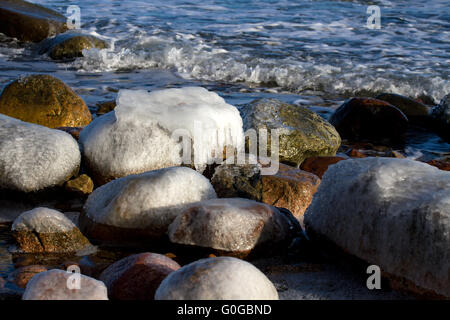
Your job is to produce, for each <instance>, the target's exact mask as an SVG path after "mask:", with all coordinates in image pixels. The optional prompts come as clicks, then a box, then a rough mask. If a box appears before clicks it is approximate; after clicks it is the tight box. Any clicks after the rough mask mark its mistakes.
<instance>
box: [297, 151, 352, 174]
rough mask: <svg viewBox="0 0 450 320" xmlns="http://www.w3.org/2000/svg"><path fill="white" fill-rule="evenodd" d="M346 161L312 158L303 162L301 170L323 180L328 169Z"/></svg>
mask: <svg viewBox="0 0 450 320" xmlns="http://www.w3.org/2000/svg"><path fill="white" fill-rule="evenodd" d="M342 160H346V158H343V157H337V156H335V157H311V158H308V159H306V160H305V161H303V163H302V165H301V166H300V169H302V170H305V171H307V172H311V173H313V174H315V175H316V176H318V177H319V178H322V176H323V175H324V173H325V172H326V171H327V170H328V167H329V166H331V165H333V164H335V163H338V162H339V161H342Z"/></svg>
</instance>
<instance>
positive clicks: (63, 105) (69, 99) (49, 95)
mask: <svg viewBox="0 0 450 320" xmlns="http://www.w3.org/2000/svg"><path fill="white" fill-rule="evenodd" d="M0 113H3V114H5V115H7V116H10V117H14V118H17V119H20V120H22V121H26V122H32V123H36V124H40V125H42V126H46V127H49V128H57V127H83V126H85V125H87V124H88V123H89V122H91V119H92V117H91V113H90V112H89V109H88V107H87V106H86V104H85V103H84V101H83V99H81V98H80V97H79V96H78V95H77V94H76V93H75V92H73V90H72V89H70V88H69V87H68V86H67V85H65V84H64V82H62V81H61V80H59V79H57V78H55V77H52V76H49V75H41V74H38V75H31V76H27V77H24V78H20V79H18V80H15V81H13V82H12V83H10V84H9V85H7V86H6V87H5V88H4V89H3V92H2V94H1V96H0Z"/></svg>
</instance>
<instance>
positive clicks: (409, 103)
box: [375, 93, 430, 120]
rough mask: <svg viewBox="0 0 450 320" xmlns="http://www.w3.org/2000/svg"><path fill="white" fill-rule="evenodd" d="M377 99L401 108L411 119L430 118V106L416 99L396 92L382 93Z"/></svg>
mask: <svg viewBox="0 0 450 320" xmlns="http://www.w3.org/2000/svg"><path fill="white" fill-rule="evenodd" d="M375 99H378V100H383V101H386V102H388V103H389V104H391V105H393V106H394V107H396V108H398V109H400V111H401V112H403V113H404V114H405V116H407V117H408V119H409V120H420V119H426V118H428V116H429V114H430V110H429V108H428V107H427V106H426V105H424V104H423V103H420V102H418V101H416V100H413V99H410V98H408V97H405V96H402V95H399V94H395V93H380V94H379V95H377V96H376V97H375Z"/></svg>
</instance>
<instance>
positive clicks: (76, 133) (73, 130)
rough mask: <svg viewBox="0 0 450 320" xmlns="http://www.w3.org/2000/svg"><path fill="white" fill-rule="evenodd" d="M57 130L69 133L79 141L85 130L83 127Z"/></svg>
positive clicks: (59, 128) (58, 128)
mask: <svg viewBox="0 0 450 320" xmlns="http://www.w3.org/2000/svg"><path fill="white" fill-rule="evenodd" d="M55 129H57V130H61V131H64V132H67V133H68V134H70V135H71V136H72V137H73V138H74V139H75V140H77V141H78V139H79V138H80V133H81V130H83V128H82V127H57V128H55Z"/></svg>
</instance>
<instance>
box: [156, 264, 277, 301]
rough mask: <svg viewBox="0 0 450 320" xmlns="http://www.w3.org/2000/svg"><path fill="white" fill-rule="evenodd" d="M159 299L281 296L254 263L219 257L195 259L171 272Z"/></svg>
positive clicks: (163, 284)
mask: <svg viewBox="0 0 450 320" xmlns="http://www.w3.org/2000/svg"><path fill="white" fill-rule="evenodd" d="M155 300H278V293H277V290H276V289H275V287H274V285H273V284H272V282H270V280H269V279H268V278H267V277H266V276H265V275H264V274H263V273H262V272H261V271H259V270H258V269H257V268H256V267H255V266H253V265H252V264H250V263H248V262H245V261H242V260H240V259H236V258H232V257H218V258H207V259H202V260H198V261H195V262H193V263H190V264H188V265H185V266H184V267H182V268H180V269H178V270H177V271H175V272H172V273H171V274H169V276H168V277H167V278H166V279H164V280H163V282H162V283H161V285H160V286H159V288H158V290H157V291H156V294H155Z"/></svg>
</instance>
